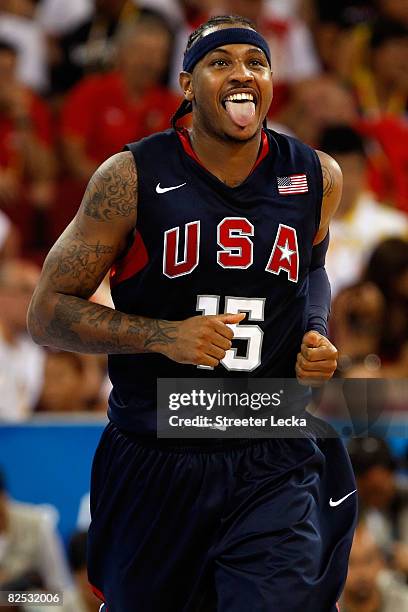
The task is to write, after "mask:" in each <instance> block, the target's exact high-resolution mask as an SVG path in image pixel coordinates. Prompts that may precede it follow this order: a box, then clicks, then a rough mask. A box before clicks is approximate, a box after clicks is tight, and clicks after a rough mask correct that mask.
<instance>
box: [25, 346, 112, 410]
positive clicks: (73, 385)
mask: <svg viewBox="0 0 408 612" xmlns="http://www.w3.org/2000/svg"><path fill="white" fill-rule="evenodd" d="M104 373H105V372H104V368H103V367H102V366H101V364H100V361H99V359H98V356H97V355H80V354H77V353H71V352H66V351H58V352H53V351H49V352H47V355H46V358H45V367H44V381H43V386H42V390H41V394H40V398H39V402H38V406H37V408H36V410H37V411H40V412H50V413H61V412H82V411H86V410H94V409H98V408H100V403H101V400H102V398H101V390H102V385H103V382H104ZM104 409H106V406H104Z"/></svg>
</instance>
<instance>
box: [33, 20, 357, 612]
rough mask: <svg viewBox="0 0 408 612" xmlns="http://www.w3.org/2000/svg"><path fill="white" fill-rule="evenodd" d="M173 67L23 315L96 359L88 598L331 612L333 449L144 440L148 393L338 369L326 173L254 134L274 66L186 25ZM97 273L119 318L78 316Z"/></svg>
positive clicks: (279, 141)
mask: <svg viewBox="0 0 408 612" xmlns="http://www.w3.org/2000/svg"><path fill="white" fill-rule="evenodd" d="M183 68H184V70H183V72H182V73H181V76H180V83H181V87H182V90H183V93H184V102H183V103H182V105H181V107H180V109H179V111H178V112H177V113H176V116H175V118H174V122H173V123H174V125H173V129H171V130H169V131H167V132H164V133H159V134H156V135H154V136H151V137H149V138H147V139H144V140H142V141H140V142H138V143H133V144H130V145H128V147H127V150H126V151H124V152H122V153H118V154H117V155H114V156H113V157H112V158H110V159H108V160H107V161H106V162H105V163H104V164H102V166H101V167H100V168H99V170H97V172H96V173H95V174H94V176H93V178H92V179H91V181H90V183H89V186H88V188H87V190H86V193H85V195H84V198H83V201H82V204H81V207H80V210H79V212H78V214H77V215H76V217H75V219H74V220H73V221H72V223H71V224H70V225H69V226H68V228H67V229H66V230H65V232H64V233H63V234H62V236H61V237H60V239H59V240H58V241H57V243H56V244H55V246H54V247H53V248H52V250H51V252H50V254H49V255H48V258H47V260H46V263H45V265H44V270H43V275H42V279H41V281H40V284H39V287H38V289H37V291H36V293H35V295H34V297H33V300H32V304H31V309H30V312H29V330H30V332H31V335H32V336H33V338H34V340H35V341H36V342H38V343H42V344H48V345H52V346H55V347H58V348H62V349H65V350H71V351H84V352H95V353H98V352H107V353H109V355H110V357H109V368H110V377H111V380H112V383H113V391H112V393H111V396H110V400H109V413H108V414H109V419H110V423H109V425H108V426H107V428H106V430H105V432H104V434H103V436H102V439H101V441H100V444H99V447H98V449H97V451H96V456H95V459H94V465H93V471H92V490H91V513H92V524H91V527H90V533H89V578H90V582H91V584H92V585H93V588H94V590H95V593H97V594H98V595H99V596H100V598H101V599H102V600H103V601H105V602H106V603H105V607H104V608H103V609H104V610H105V609H107V610H108V611H109V612H136V611H139V610H140V611H141V612H190V611H191V612H193V611H195V612H196V611H202V612H203V611H205V612H210V611H213V612H215V611H219V612H258V611H259V612H260V611H263V612H266V611H271V612H272V611H273V612H295V611H302V612H334V610H336V601H337V600H338V598H339V596H340V593H341V590H342V587H343V584H344V580H345V576H346V570H347V559H348V555H349V550H350V546H351V540H352V534H353V529H354V520H355V503H356V501H355V483H354V477H353V475H352V472H351V468H350V464H349V461H348V458H347V456H346V453H345V451H344V448H343V445H342V444H341V442H340V441H339V440H337V439H327V440H317V439H315V438H314V437H313V436H306V437H301V438H300V437H299V438H296V439H266V440H265V439H264V440H256V439H252V440H248V439H241V440H236V439H232V440H222V439H221V440H204V439H202V440H158V439H157V437H156V404H155V402H156V391H155V390H156V379H157V378H158V377H167V378H188V377H234V376H235V377H236V376H240V377H242V376H255V377H295V376H296V375H297V377H298V380H299V381H301V382H302V383H306V382H312V383H313V384H316V383H321V382H322V381H324V380H327V379H329V378H330V377H331V376H332V374H333V372H334V370H335V368H336V357H337V352H336V349H335V348H334V347H333V346H332V345H331V344H330V342H329V341H328V340H327V338H326V326H327V317H328V311H329V304H330V288H329V286H328V281H327V276H326V273H325V270H324V254H325V251H326V248H327V243H328V225H329V220H330V217H331V216H332V215H333V213H334V211H335V209H336V207H337V205H338V202H339V199H340V191H341V172H340V170H339V167H338V166H337V164H336V163H335V162H334V161H333V160H332V159H331V158H330V157H328V156H327V155H325V154H323V153H318V154H316V152H315V151H313V150H312V149H310V148H309V147H307V146H306V145H304V144H302V143H300V142H299V141H297V140H295V139H292V138H288V137H286V136H282V135H280V134H277V133H275V132H272V131H269V130H267V129H265V128H263V123H264V120H265V117H266V113H267V111H268V108H269V105H270V103H271V100H272V77H271V69H270V51H269V48H268V46H267V44H266V42H265V40H264V39H263V38H262V36H261V35H260V34H258V32H257V31H256V30H255V28H254V26H253V25H252V24H251V23H250V22H248V21H246V20H245V19H243V18H239V17H218V18H214V19H212V20H210V21H209V22H207V23H205V24H204V25H202V26H201V27H200V28H199V29H198V30H197V31H196V32H195V33H194V34H192V36H191V37H190V39H189V43H188V46H187V50H186V54H185V59H184V66H183ZM190 111H192V116H193V120H192V129H191V131H190V132H188V131H186V130H182V129H178V128H177V125H176V122H177V120H178V119H179V118H180V117H181V116H183V115H184V114H186V113H188V112H190ZM179 243H181V245H184V255H183V254H182V253H181V252H179V248H178V246H179ZM110 268H111V281H112V296H113V299H114V302H115V306H116V310H111V309H109V308H106V307H103V306H99V305H97V304H94V303H91V302H89V301H88V298H89V297H90V296H91V295H92V293H93V292H94V291H95V289H96V288H97V287H98V285H99V283H100V282H101V280H102V279H103V277H104V276H105V274H106V272H107V271H108V270H109V269H110ZM231 296H233V297H231ZM246 314H248V320H247V321H244V318H245V316H246ZM255 330H260V331H255ZM234 338H235V340H234ZM239 338H241V340H240V342H241V343H242V342H243V339H244V338H246V341H244V342H246V344H247V347H246V355H244V356H242V355H238V353H237V350H236V344H235V343H236V341H237V339H239ZM197 366H209V367H210V368H212V369H209V368H208V367H207V368H206V369H203V368H202V367H201V368H197Z"/></svg>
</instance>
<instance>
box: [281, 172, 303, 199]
mask: <svg viewBox="0 0 408 612" xmlns="http://www.w3.org/2000/svg"><path fill="white" fill-rule="evenodd" d="M308 191H309V187H308V184H307V176H306V174H291V175H290V176H278V192H279V193H280V195H294V194H296V193H307V192H308Z"/></svg>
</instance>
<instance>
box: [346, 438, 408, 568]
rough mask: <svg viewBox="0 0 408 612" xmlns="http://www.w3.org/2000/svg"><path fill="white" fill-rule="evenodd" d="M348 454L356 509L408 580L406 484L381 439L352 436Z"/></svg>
mask: <svg viewBox="0 0 408 612" xmlns="http://www.w3.org/2000/svg"><path fill="white" fill-rule="evenodd" d="M349 453H350V458H351V462H352V465H353V469H354V472H355V475H356V480H357V490H358V495H359V506H360V511H361V513H362V514H363V515H364V517H365V520H366V523H367V526H368V527H369V528H370V530H371V532H372V533H373V535H374V537H375V539H376V542H377V543H378V545H379V546H380V548H381V550H382V551H383V553H384V555H385V556H386V558H387V559H388V561H389V562H390V563H391V564H392V565H393V567H394V568H395V569H397V570H398V571H400V572H402V573H403V574H404V576H405V577H406V578H407V579H408V483H407V481H406V479H404V478H401V477H398V476H397V472H396V467H397V465H396V462H395V460H394V458H393V456H392V454H391V451H390V449H389V447H388V445H387V443H386V441H385V440H383V439H381V438H374V437H370V438H354V439H353V440H351V441H350V444H349Z"/></svg>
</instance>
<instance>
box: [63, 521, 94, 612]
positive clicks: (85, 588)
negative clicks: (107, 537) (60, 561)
mask: <svg viewBox="0 0 408 612" xmlns="http://www.w3.org/2000/svg"><path fill="white" fill-rule="evenodd" d="M87 539H88V536H87V532H86V531H78V532H77V533H75V534H74V535H73V536H72V538H71V540H70V542H69V546H68V559H69V564H70V566H71V570H72V573H73V575H74V580H75V585H76V606H77V607H76V608H75V612H98V610H99V608H100V605H101V602H100V601H99V599H97V598H96V597H95V595H94V594H93V593H92V591H91V589H90V587H89V583H88V572H87V565H86V562H87V558H86V551H87Z"/></svg>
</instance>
